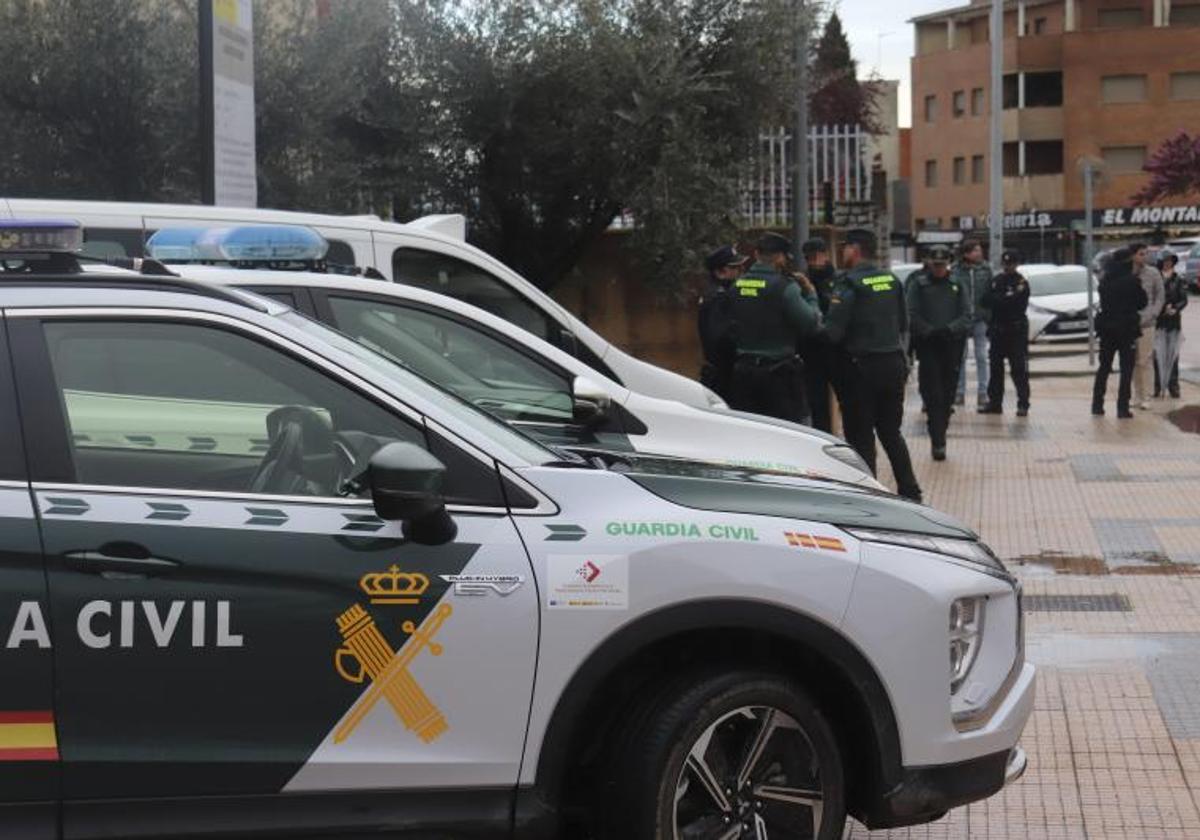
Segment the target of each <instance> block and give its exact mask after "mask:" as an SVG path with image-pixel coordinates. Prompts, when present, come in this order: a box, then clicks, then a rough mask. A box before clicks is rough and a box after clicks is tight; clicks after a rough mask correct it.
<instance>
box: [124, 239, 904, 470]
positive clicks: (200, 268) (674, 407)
mask: <svg viewBox="0 0 1200 840" xmlns="http://www.w3.org/2000/svg"><path fill="white" fill-rule="evenodd" d="M327 249H328V243H327V242H326V240H325V239H324V238H323V237H321V236H320V235H319V234H318V233H316V232H315V231H314V230H312V229H311V228H306V227H301V226H288V225H258V226H252V227H230V228H209V229H198V228H167V229H163V230H160V231H158V232H157V233H155V234H154V235H153V236H152V237H150V240H149V241H148V242H147V243H146V251H147V253H149V254H150V255H151V256H152V257H155V258H161V259H162V260H163V261H164V262H169V263H170V265H171V269H172V270H173V271H176V272H178V273H179V274H181V275H183V276H185V277H193V278H197V279H202V280H206V281H210V282H216V283H221V284H226V285H237V286H240V287H242V288H247V289H251V290H253V291H255V292H256V293H258V294H261V295H264V296H266V297H269V298H272V299H275V300H279V301H281V302H283V303H286V304H287V305H288V306H290V307H292V308H294V309H296V310H298V311H301V312H304V313H305V314H308V315H310V316H311V317H314V318H317V319H319V320H321V321H323V322H325V323H327V324H329V325H330V326H333V327H335V328H336V329H338V330H340V331H341V332H343V333H345V334H347V335H349V336H350V337H351V338H354V339H355V340H357V341H359V342H361V343H363V344H366V345H367V346H369V347H371V348H373V349H375V350H377V351H378V352H381V353H384V354H386V355H388V356H390V357H391V358H393V359H395V360H397V361H399V362H401V363H402V364H404V365H406V366H408V367H409V368H411V369H413V370H415V371H416V372H418V373H419V374H421V375H423V376H424V377H425V378H426V379H429V380H430V381H432V382H434V383H435V384H437V385H438V386H440V387H442V388H445V389H446V390H448V391H451V392H453V393H455V394H457V395H458V396H460V397H463V398H464V399H467V400H469V401H470V402H472V403H473V404H475V405H477V406H479V407H480V408H482V409H484V410H485V411H488V412H490V413H492V414H494V415H496V416H497V417H499V418H501V419H502V420H505V421H506V422H509V423H512V424H514V425H516V426H518V427H519V428H521V429H522V430H524V431H526V432H528V433H530V434H532V435H533V436H535V437H538V438H539V439H542V440H544V441H547V442H549V443H552V444H557V445H560V446H567V447H573V448H580V447H594V448H600V449H615V450H618V451H627V452H641V453H653V454H658V455H669V456H677V457H686V458H692V459H696V460H706V461H717V462H721V463H725V464H732V465H737V466H746V467H750V468H753V469H756V470H772V471H778V472H786V473H799V474H808V475H813V476H817V477H825V478H831V479H835V480H838V481H848V482H851V483H853V484H862V485H865V486H869V487H872V488H874V489H878V490H882V489H884V488H883V486H882V485H881V484H880V483H879V482H878V481H876V480H875V477H874V476H873V475H872V474H871V472H870V469H869V468H868V467H867V465H866V463H865V462H864V461H863V460H862V458H861V457H859V455H858V453H857V452H855V451H854V450H853V449H852V448H851V447H850V446H849V445H847V444H846V443H845V441H842V440H839V439H838V438H836V437H833V436H832V435H828V434H825V433H823V432H820V431H817V430H816V429H811V428H808V427H805V426H801V425H799V424H796V423H789V422H786V421H781V420H776V419H774V418H769V417H763V416H760V415H751V414H744V413H740V412H733V411H730V410H728V409H713V408H707V409H702V408H697V407H695V406H689V405H685V404H683V403H680V402H678V401H675V400H666V399H658V398H655V397H651V396H646V395H644V394H639V393H636V392H633V391H630V390H629V389H627V388H624V387H622V386H620V385H618V384H617V383H616V382H614V381H613V380H611V379H609V378H608V377H606V376H605V375H604V374H602V373H600V372H599V371H596V370H593V369H592V368H589V367H588V366H587V365H585V364H584V363H583V362H581V361H579V359H577V358H575V357H574V356H572V355H570V354H569V353H566V352H564V351H562V350H560V349H558V348H557V347H554V346H552V345H550V344H549V343H548V342H545V341H542V340H541V339H539V338H538V337H537V336H534V335H532V334H530V333H529V332H527V331H525V330H523V329H521V328H520V327H518V326H516V325H514V324H512V323H511V322H509V321H505V320H504V319H503V318H500V317H498V316H495V315H492V314H491V313H489V312H485V311H483V310H481V309H479V308H477V307H475V306H472V305H471V304H469V303H465V302H463V301H459V300H456V299H454V298H451V297H448V296H446V295H442V294H438V293H436V292H431V291H427V290H425V289H420V288H417V287H415V286H408V285H401V284H396V283H387V282H380V281H379V280H372V279H367V278H365V277H360V276H346V275H344V274H338V273H330V272H329V271H328V265H327V263H325V256H326V253H327ZM271 266H275V267H276V269H277V270H271V268H270V267H271ZM232 267H237V268H236V270H234V269H233V268H232ZM321 267H324V268H325V269H326V270H325V271H324V272H322V273H314V272H312V271H305V270H297V269H304V268H321ZM247 436H249V435H247Z"/></svg>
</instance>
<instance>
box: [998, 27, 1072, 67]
mask: <svg viewBox="0 0 1200 840" xmlns="http://www.w3.org/2000/svg"><path fill="white" fill-rule="evenodd" d="M1062 44H1063V36H1062V34H1061V33H1056V34H1054V35H1026V36H1024V37H1021V38H1006V39H1005V41H1004V70H1005V72H1008V73H1012V72H1015V71H1020V70H1035V71H1036V70H1059V69H1061V68H1062V66H1063V46H1062Z"/></svg>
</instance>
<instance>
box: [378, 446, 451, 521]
mask: <svg viewBox="0 0 1200 840" xmlns="http://www.w3.org/2000/svg"><path fill="white" fill-rule="evenodd" d="M445 473H446V468H445V466H443V465H442V462H441V461H439V460H438V459H437V458H435V457H433V456H432V455H430V454H429V453H428V452H426V451H425V450H424V449H422V448H421V447H419V446H416V445H415V444H411V443H389V444H387V445H386V446H382V447H380V448H379V451H378V452H376V453H375V454H374V455H372V456H371V460H370V461H369V462H368V464H367V485H368V486H369V487H370V489H371V501H372V502H373V503H374V505H375V515H376V516H378V517H379V518H380V519H385V520H388V521H391V522H402V523H403V530H404V536H405V538H406V539H409V540H411V541H413V542H415V543H420V544H421V545H442V544H443V543H448V542H450V541H451V540H452V539H454V537H455V535H456V534H457V533H458V527H457V526H456V525H455V524H454V520H453V519H451V518H450V514H449V513H447V512H446V500H445V499H444V498H443V497H442V478H443V476H444V475H445Z"/></svg>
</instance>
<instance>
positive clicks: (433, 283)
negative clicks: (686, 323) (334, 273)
mask: <svg viewBox="0 0 1200 840" xmlns="http://www.w3.org/2000/svg"><path fill="white" fill-rule="evenodd" d="M5 218H27V219H33V218H43V219H72V220H74V221H76V222H78V223H79V224H80V225H82V226H83V234H84V248H83V253H84V254H86V255H88V256H97V257H113V256H120V257H141V256H144V249H145V242H146V239H147V238H149V236H150V235H151V234H153V233H154V232H155V231H157V230H161V229H164V228H212V227H230V226H237V225H255V224H257V225H262V224H266V225H284V224H286V225H305V226H307V227H311V228H312V229H314V230H316V231H317V232H318V233H320V234H321V235H322V236H323V237H325V239H326V241H328V242H329V254H328V259H329V262H330V263H340V264H344V265H355V266H362V267H363V268H367V267H370V268H373V269H375V270H376V271H378V272H379V273H380V274H381V275H383V277H385V278H386V279H388V280H392V281H394V282H396V283H403V284H409V285H414V286H420V287H422V288H426V289H431V290H432V291H435V292H441V293H442V294H445V295H449V296H450V297H454V298H458V299H460V300H465V301H466V302H468V303H472V304H474V305H476V306H478V307H479V308H480V309H486V310H487V311H488V312H491V313H493V314H495V315H499V316H500V317H501V318H504V319H505V320H506V321H511V322H512V323H514V324H516V325H517V326H519V327H522V328H524V329H526V330H528V331H529V332H531V333H533V334H534V335H536V336H537V337H538V338H542V339H545V340H546V341H548V342H549V343H551V344H553V345H554V346H556V347H559V348H561V349H562V350H564V351H566V352H567V353H570V354H571V355H572V356H575V357H576V358H578V359H580V360H581V361H582V362H584V363H585V364H586V365H588V367H591V368H595V369H596V370H599V371H601V372H602V373H604V374H605V375H606V376H608V377H609V378H610V379H614V380H616V381H617V382H620V383H621V384H622V385H624V386H625V387H626V388H630V389H632V390H634V391H639V392H641V393H643V394H654V395H655V396H656V397H661V398H662V399H668V400H678V401H680V402H683V403H687V404H688V405H694V406H697V407H699V408H710V407H724V405H725V403H724V401H723V400H722V399H721V398H720V397H718V396H717V395H716V394H715V393H713V392H712V391H711V390H710V389H708V388H706V387H704V386H703V385H701V384H700V383H699V382H696V381H695V380H692V379H688V378H687V377H686V376H680V375H679V374H677V373H675V372H673V371H669V370H666V369H664V368H661V367H658V366H656V365H652V364H649V363H648V362H644V361H642V360H641V359H637V358H634V357H633V356H631V355H630V354H628V353H626V352H624V351H623V350H621V349H620V348H618V347H615V346H614V345H613V344H611V343H610V342H609V341H608V340H607V339H605V338H604V337H603V336H601V335H600V334H599V333H597V332H595V331H594V330H592V329H591V328H590V327H588V326H587V325H586V324H585V323H583V321H581V320H579V319H578V318H576V317H575V316H574V315H572V314H571V313H570V312H569V311H567V309H566V307H564V306H563V305H562V304H560V303H559V302H558V301H556V300H554V299H553V298H552V297H550V295H548V294H546V293H545V292H544V291H542V290H541V289H539V288H538V287H537V286H535V285H534V284H533V283H531V282H529V281H528V280H526V279H525V278H524V277H522V276H521V275H519V274H517V272H515V271H513V270H512V269H511V268H509V267H508V266H506V265H504V264H503V263H502V262H500V261H499V260H497V259H496V258H495V257H492V256H491V255H489V254H487V253H485V252H484V251H481V250H480V249H478V248H476V247H474V246H473V245H469V244H468V243H467V241H466V232H467V222H466V218H465V217H464V216H461V215H437V216H425V217H422V218H420V219H416V220H414V221H411V222H407V223H404V224H401V223H398V222H388V221H383V220H382V219H380V218H379V217H378V216H373V215H370V216H332V215H326V214H319V213H296V212H291V211H285V210H265V209H258V208H246V207H208V206H203V205H197V204H148V203H147V204H135V203H131V202H122V201H74V200H58V199H40V198H10V199H6V198H4V197H3V196H0V220H3V219H5Z"/></svg>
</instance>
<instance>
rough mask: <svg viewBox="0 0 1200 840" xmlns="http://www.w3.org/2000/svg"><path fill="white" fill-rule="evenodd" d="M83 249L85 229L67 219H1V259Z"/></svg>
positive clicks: (64, 252)
mask: <svg viewBox="0 0 1200 840" xmlns="http://www.w3.org/2000/svg"><path fill="white" fill-rule="evenodd" d="M81 250H83V228H82V227H81V226H80V225H79V223H78V222H72V221H67V220H64V219H7V220H0V259H6V258H11V259H21V258H23V257H26V256H29V255H36V254H76V253H78V252H79V251H81Z"/></svg>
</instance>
